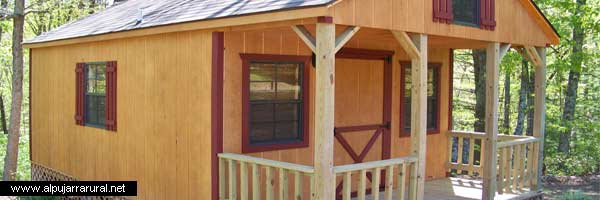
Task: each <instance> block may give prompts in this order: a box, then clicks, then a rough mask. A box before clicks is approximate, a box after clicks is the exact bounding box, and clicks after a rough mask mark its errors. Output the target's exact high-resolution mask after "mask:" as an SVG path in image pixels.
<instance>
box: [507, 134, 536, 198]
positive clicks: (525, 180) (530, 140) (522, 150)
mask: <svg viewBox="0 0 600 200" xmlns="http://www.w3.org/2000/svg"><path fill="white" fill-rule="evenodd" d="M512 138H513V139H512V140H506V141H502V142H499V143H498V155H499V159H498V170H497V171H498V182H497V185H498V193H500V194H502V193H517V192H523V191H525V190H526V189H528V187H531V186H533V185H535V184H537V183H536V182H537V168H538V166H537V165H538V163H537V159H538V158H537V156H538V150H537V149H538V148H539V146H538V145H539V142H540V139H538V138H535V137H531V136H512Z"/></svg>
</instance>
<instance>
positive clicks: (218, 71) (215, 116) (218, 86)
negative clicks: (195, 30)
mask: <svg viewBox="0 0 600 200" xmlns="http://www.w3.org/2000/svg"><path fill="white" fill-rule="evenodd" d="M224 50H225V46H224V34H223V32H213V34H212V69H211V72H212V81H211V102H212V106H211V145H212V147H211V156H212V157H211V174H212V175H211V182H212V184H211V187H212V188H211V189H212V199H213V200H218V199H219V158H218V154H219V153H222V152H223V58H224Z"/></svg>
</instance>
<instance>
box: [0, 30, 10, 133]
mask: <svg viewBox="0 0 600 200" xmlns="http://www.w3.org/2000/svg"><path fill="white" fill-rule="evenodd" d="M0 33H1V32H0ZM0 123H1V124H2V132H3V133H4V134H5V135H7V134H8V126H7V125H6V108H5V106H4V96H2V94H0Z"/></svg>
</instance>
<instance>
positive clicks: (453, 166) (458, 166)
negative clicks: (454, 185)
mask: <svg viewBox="0 0 600 200" xmlns="http://www.w3.org/2000/svg"><path fill="white" fill-rule="evenodd" d="M448 137H449V138H448V141H449V145H448V146H449V152H450V156H449V161H448V163H447V164H446V168H447V169H448V170H456V172H457V173H459V174H467V175H472V176H476V175H480V174H482V173H483V168H482V167H481V161H482V160H483V157H482V156H483V149H485V148H484V146H483V145H484V144H483V142H482V141H483V139H484V138H485V133H480V132H467V131H450V132H448ZM455 141H456V144H457V146H456V148H454V144H455V143H454V142H455ZM465 141H469V142H468V143H467V145H465ZM475 144H479V147H477V148H476V145H475ZM476 149H477V151H476ZM476 152H477V153H478V156H477V157H476V156H475V153H476ZM454 155H456V160H454V157H453V156H454ZM465 156H466V157H465ZM465 161H466V163H465Z"/></svg>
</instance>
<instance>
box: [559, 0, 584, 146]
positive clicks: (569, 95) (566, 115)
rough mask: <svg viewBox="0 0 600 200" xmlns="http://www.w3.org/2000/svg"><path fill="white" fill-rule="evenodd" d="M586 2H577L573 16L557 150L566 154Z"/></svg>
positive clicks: (575, 91) (575, 95)
mask: <svg viewBox="0 0 600 200" xmlns="http://www.w3.org/2000/svg"><path fill="white" fill-rule="evenodd" d="M586 1H587V0H577V4H576V6H575V11H574V13H573V15H574V16H575V17H574V18H573V20H574V22H573V35H572V40H573V42H572V50H571V51H572V52H571V58H570V62H571V69H570V71H569V81H568V83H567V90H566V96H565V104H564V109H563V114H562V121H563V124H564V126H565V127H566V128H565V129H564V130H563V131H562V133H561V134H560V139H559V141H558V150H559V151H560V152H563V153H567V152H569V150H570V146H571V132H572V131H573V120H574V119H575V105H576V104H577V88H578V87H579V78H580V76H581V68H582V66H583V65H582V63H583V56H582V55H583V45H584V41H585V40H584V39H585V35H584V28H583V26H582V19H581V17H580V16H581V15H582V13H583V10H582V8H583V7H584V6H585V4H586Z"/></svg>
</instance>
